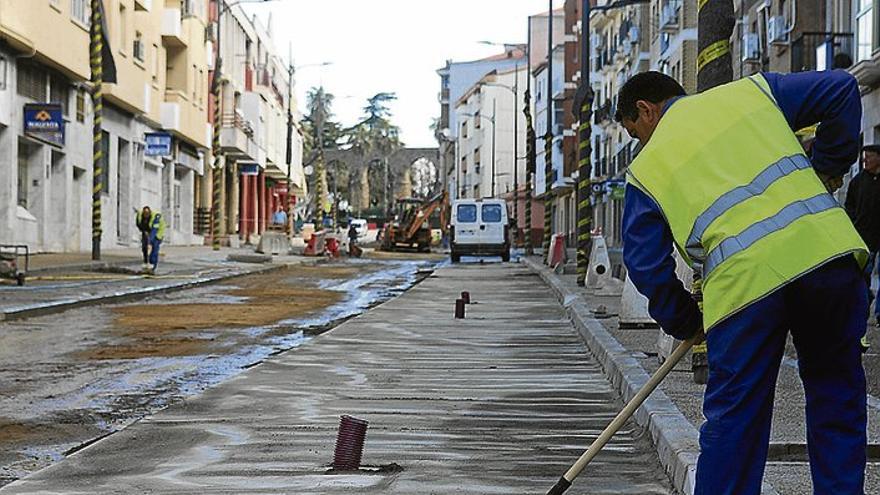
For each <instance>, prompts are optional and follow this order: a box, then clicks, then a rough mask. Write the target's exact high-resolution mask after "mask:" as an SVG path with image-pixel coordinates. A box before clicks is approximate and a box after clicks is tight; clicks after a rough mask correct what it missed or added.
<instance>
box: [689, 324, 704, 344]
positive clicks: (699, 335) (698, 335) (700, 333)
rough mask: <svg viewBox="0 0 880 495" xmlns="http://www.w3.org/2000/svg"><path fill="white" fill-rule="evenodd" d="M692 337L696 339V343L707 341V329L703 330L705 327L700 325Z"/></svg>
mask: <svg viewBox="0 0 880 495" xmlns="http://www.w3.org/2000/svg"><path fill="white" fill-rule="evenodd" d="M691 338H692V339H694V345H698V344H702V343H703V342H705V341H706V331H705V330H703V327H700V329H699V330H697V332H696V333H695V334H694V335H693V336H692V337H691Z"/></svg>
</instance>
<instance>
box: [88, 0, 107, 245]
mask: <svg viewBox="0 0 880 495" xmlns="http://www.w3.org/2000/svg"><path fill="white" fill-rule="evenodd" d="M102 1H103V0H92V5H91V7H92V25H91V26H90V27H89V34H90V41H91V43H90V45H91V47H90V48H91V64H92V105H93V106H94V109H93V111H94V121H93V123H92V260H94V261H99V260H100V259H101V189H102V188H103V184H104V166H105V164H106V161H105V160H106V158H107V157H105V156H104V151H103V142H104V131H103V113H104V68H103V65H104V57H103V54H102V51H103V50H104V34H103V33H102V29H103V25H102V24H103V22H104V19H103V13H104V6H103V4H102V3H101V2H102Z"/></svg>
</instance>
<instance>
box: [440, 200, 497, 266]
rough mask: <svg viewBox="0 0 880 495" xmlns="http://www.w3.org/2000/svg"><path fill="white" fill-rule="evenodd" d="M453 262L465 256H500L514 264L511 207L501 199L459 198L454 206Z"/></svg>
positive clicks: (451, 239) (451, 243)
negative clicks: (510, 228) (509, 217)
mask: <svg viewBox="0 0 880 495" xmlns="http://www.w3.org/2000/svg"><path fill="white" fill-rule="evenodd" d="M449 234H450V241H451V242H450V246H451V249H452V262H453V263H458V262H459V261H461V257H462V256H500V257H501V259H502V260H503V261H510V237H509V226H508V217H507V204H506V203H505V202H504V200H501V199H459V200H456V201H454V202H453V203H452V224H451V228H450V229H449Z"/></svg>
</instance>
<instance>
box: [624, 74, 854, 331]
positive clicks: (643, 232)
mask: <svg viewBox="0 0 880 495" xmlns="http://www.w3.org/2000/svg"><path fill="white" fill-rule="evenodd" d="M763 75H764V77H765V78H766V80H767V82H768V83H769V85H770V90H771V92H772V94H773V97H774V98H775V99H776V103H777V105H778V106H779V108H780V110H782V113H783V115H784V116H785V120H786V121H787V122H788V124H789V126H790V127H791V128H792V129H793V130H797V129H802V128H804V127H809V126H811V125H814V124H816V123H817V122H821V124H819V126H818V128H817V129H816V140H815V141H814V143H813V147H812V156H811V161H812V164H813V168H815V169H816V170H817V171H819V172H822V173H825V174H827V175H831V176H841V175H843V174H845V173H846V171H847V170H848V169H849V167H850V165H851V164H852V163H854V162H855V161H856V159H857V158H858V154H859V146H860V145H859V143H860V139H859V133H860V132H861V120H862V104H861V98H860V95H859V87H858V83H857V82H856V80H855V79H854V78H853V77H852V76H851V75H850V74H849V73H847V72H846V71H842V70H835V71H828V72H799V73H795V74H774V73H765V74H763ZM673 104H674V103H673ZM622 227H623V260H624V264H626V268H627V271H628V273H629V276H630V279H632V282H633V284H635V286H636V288H638V289H639V292H641V293H642V294H644V295H645V296H646V297H647V298H648V300H649V305H648V311H649V313H650V314H651V317H652V318H654V319H655V320H656V321H657V323H659V324H660V326H661V327H662V328H663V329H664V331H666V332H667V333H668V334H670V335H673V336H675V337H677V338H682V339H683V338H687V337H690V336H691V335H693V334H694V332H696V331H697V330H698V329H699V328H701V325H702V315H701V314H700V310H699V308H698V307H697V304H696V303H695V302H694V300H693V299H692V298H691V295H690V293H689V292H688V291H687V290H686V289H685V288H684V286H683V285H682V283H681V281H679V280H678V278H677V277H676V276H675V260H674V259H673V258H672V247H673V238H672V231H671V230H670V228H669V225H668V224H667V223H666V220H665V219H664V217H663V214H662V213H661V212H660V207H659V206H657V204H656V203H655V202H654V200H652V199H651V198H650V197H648V195H646V194H645V193H643V192H642V191H640V190H638V189H637V188H635V187H627V188H626V196H625V199H624V209H623V225H622Z"/></svg>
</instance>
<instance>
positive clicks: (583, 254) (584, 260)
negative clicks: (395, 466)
mask: <svg viewBox="0 0 880 495" xmlns="http://www.w3.org/2000/svg"><path fill="white" fill-rule="evenodd" d="M592 107H593V96H592V92H590V94H588V96H587V97H586V98H584V101H583V102H582V104H581V108H580V125H579V126H578V182H577V279H578V283H580V284H583V283H584V280H585V279H586V277H587V265H589V262H590V250H591V249H592V238H591V237H590V231H591V230H592V227H593V205H592V203H590V193H591V189H592V182H591V180H590V176H591V175H592V167H591V166H590V154H591V153H592V147H591V146H590V136H591V134H592V128H591V127H590V112H591V109H592Z"/></svg>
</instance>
